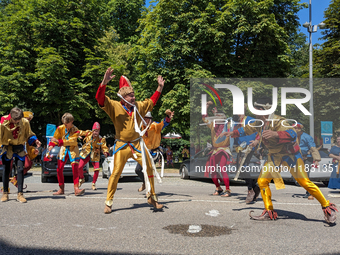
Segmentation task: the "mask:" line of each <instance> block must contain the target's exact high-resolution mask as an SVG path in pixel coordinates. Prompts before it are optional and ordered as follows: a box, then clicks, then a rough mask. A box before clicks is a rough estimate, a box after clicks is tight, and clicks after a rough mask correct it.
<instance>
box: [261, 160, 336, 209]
mask: <svg viewBox="0 0 340 255" xmlns="http://www.w3.org/2000/svg"><path fill="white" fill-rule="evenodd" d="M264 166H265V167H264V168H263V169H265V168H266V169H273V167H275V165H274V163H273V161H271V160H269V161H267V162H266V163H265V165H264ZM280 168H281V169H283V170H284V169H288V170H289V172H290V173H291V174H292V176H293V177H294V179H295V180H296V181H297V182H298V183H299V184H300V186H301V187H303V188H304V189H306V190H307V191H308V192H309V193H310V194H311V195H312V196H313V197H315V198H316V199H317V200H318V201H319V202H320V204H321V206H322V207H327V206H329V201H328V200H326V198H325V197H324V195H323V194H322V193H321V191H320V189H319V188H318V186H316V185H315V184H314V183H313V182H311V181H310V180H309V178H308V175H307V172H306V170H305V165H304V162H303V160H302V158H298V159H297V160H296V165H295V167H290V166H289V165H288V163H287V161H282V163H281V166H280ZM263 169H262V171H261V173H260V176H259V178H258V180H257V182H258V185H259V187H260V190H261V196H262V199H263V202H264V206H265V208H266V210H273V203H272V193H271V191H270V188H269V183H270V182H271V180H272V179H273V177H272V174H271V173H270V172H269V171H264V170H263Z"/></svg>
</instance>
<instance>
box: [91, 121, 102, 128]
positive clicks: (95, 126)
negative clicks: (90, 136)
mask: <svg viewBox="0 0 340 255" xmlns="http://www.w3.org/2000/svg"><path fill="white" fill-rule="evenodd" d="M95 129H98V130H99V129H100V124H99V123H98V122H95V123H94V124H93V126H92V130H95Z"/></svg>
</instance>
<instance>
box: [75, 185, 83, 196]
mask: <svg viewBox="0 0 340 255" xmlns="http://www.w3.org/2000/svg"><path fill="white" fill-rule="evenodd" d="M84 193H85V189H79V187H78V184H75V185H74V195H75V196H81V195H84Z"/></svg>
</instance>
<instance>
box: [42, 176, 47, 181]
mask: <svg viewBox="0 0 340 255" xmlns="http://www.w3.org/2000/svg"><path fill="white" fill-rule="evenodd" d="M41 182H42V183H45V182H47V177H46V176H44V175H41Z"/></svg>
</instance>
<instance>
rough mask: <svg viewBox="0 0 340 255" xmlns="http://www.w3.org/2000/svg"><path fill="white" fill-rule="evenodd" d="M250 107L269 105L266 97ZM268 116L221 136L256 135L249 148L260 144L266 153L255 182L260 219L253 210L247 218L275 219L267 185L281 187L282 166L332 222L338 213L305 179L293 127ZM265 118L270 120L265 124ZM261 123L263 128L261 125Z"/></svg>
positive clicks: (275, 213)
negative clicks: (258, 193) (261, 206)
mask: <svg viewBox="0 0 340 255" xmlns="http://www.w3.org/2000/svg"><path fill="white" fill-rule="evenodd" d="M254 105H255V109H257V110H268V109H270V108H271V105H272V102H271V99H270V98H267V97H264V98H260V99H258V100H257V101H256V102H255V103H254ZM268 117H269V115H259V116H256V119H260V120H261V121H262V123H261V122H260V121H256V122H254V124H252V125H246V127H244V128H242V127H241V128H239V129H237V130H234V131H233V132H225V133H224V135H227V136H232V137H239V136H245V135H250V134H252V133H255V132H258V134H259V136H258V137H257V139H256V140H255V141H254V142H253V143H252V146H257V145H258V144H259V143H261V142H262V143H263V144H264V146H265V147H267V149H268V151H269V154H268V160H267V162H265V164H264V166H263V168H262V170H261V173H260V175H259V178H258V180H257V182H258V185H259V187H260V190H261V196H262V199H263V202H264V206H265V209H264V211H263V212H262V214H261V215H260V216H252V215H251V213H252V212H253V211H251V212H250V213H249V215H250V217H251V218H252V219H254V220H273V219H274V220H275V219H276V218H277V217H278V215H277V212H275V211H274V207H273V203H272V194H271V190H270V188H269V183H270V182H271V181H272V180H274V183H275V186H276V189H284V188H285V186H284V183H283V180H282V177H281V175H280V173H279V171H280V168H281V169H282V167H284V168H285V169H289V171H290V173H291V174H292V176H293V177H294V179H295V180H296V181H297V182H298V183H299V185H300V186H301V187H303V188H305V189H306V190H307V191H308V192H309V193H310V194H311V195H312V196H313V197H315V198H316V199H317V200H318V201H319V203H320V204H321V206H322V210H323V212H324V217H325V220H326V222H327V223H329V224H333V223H335V221H336V212H337V211H338V210H337V208H336V206H335V204H332V203H330V202H329V201H328V200H326V198H325V197H324V195H323V194H322V193H321V191H320V189H319V188H318V187H317V186H316V185H315V184H314V183H313V182H311V181H310V180H309V178H308V176H307V173H306V170H305V166H304V162H303V159H302V155H301V152H300V147H299V144H298V143H297V134H296V132H295V130H294V128H293V127H291V126H289V124H288V123H287V122H286V121H285V119H284V118H283V117H280V116H277V115H274V116H270V117H269V118H268ZM268 119H274V120H273V121H267V120H268ZM263 123H264V125H262V124H263Z"/></svg>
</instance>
